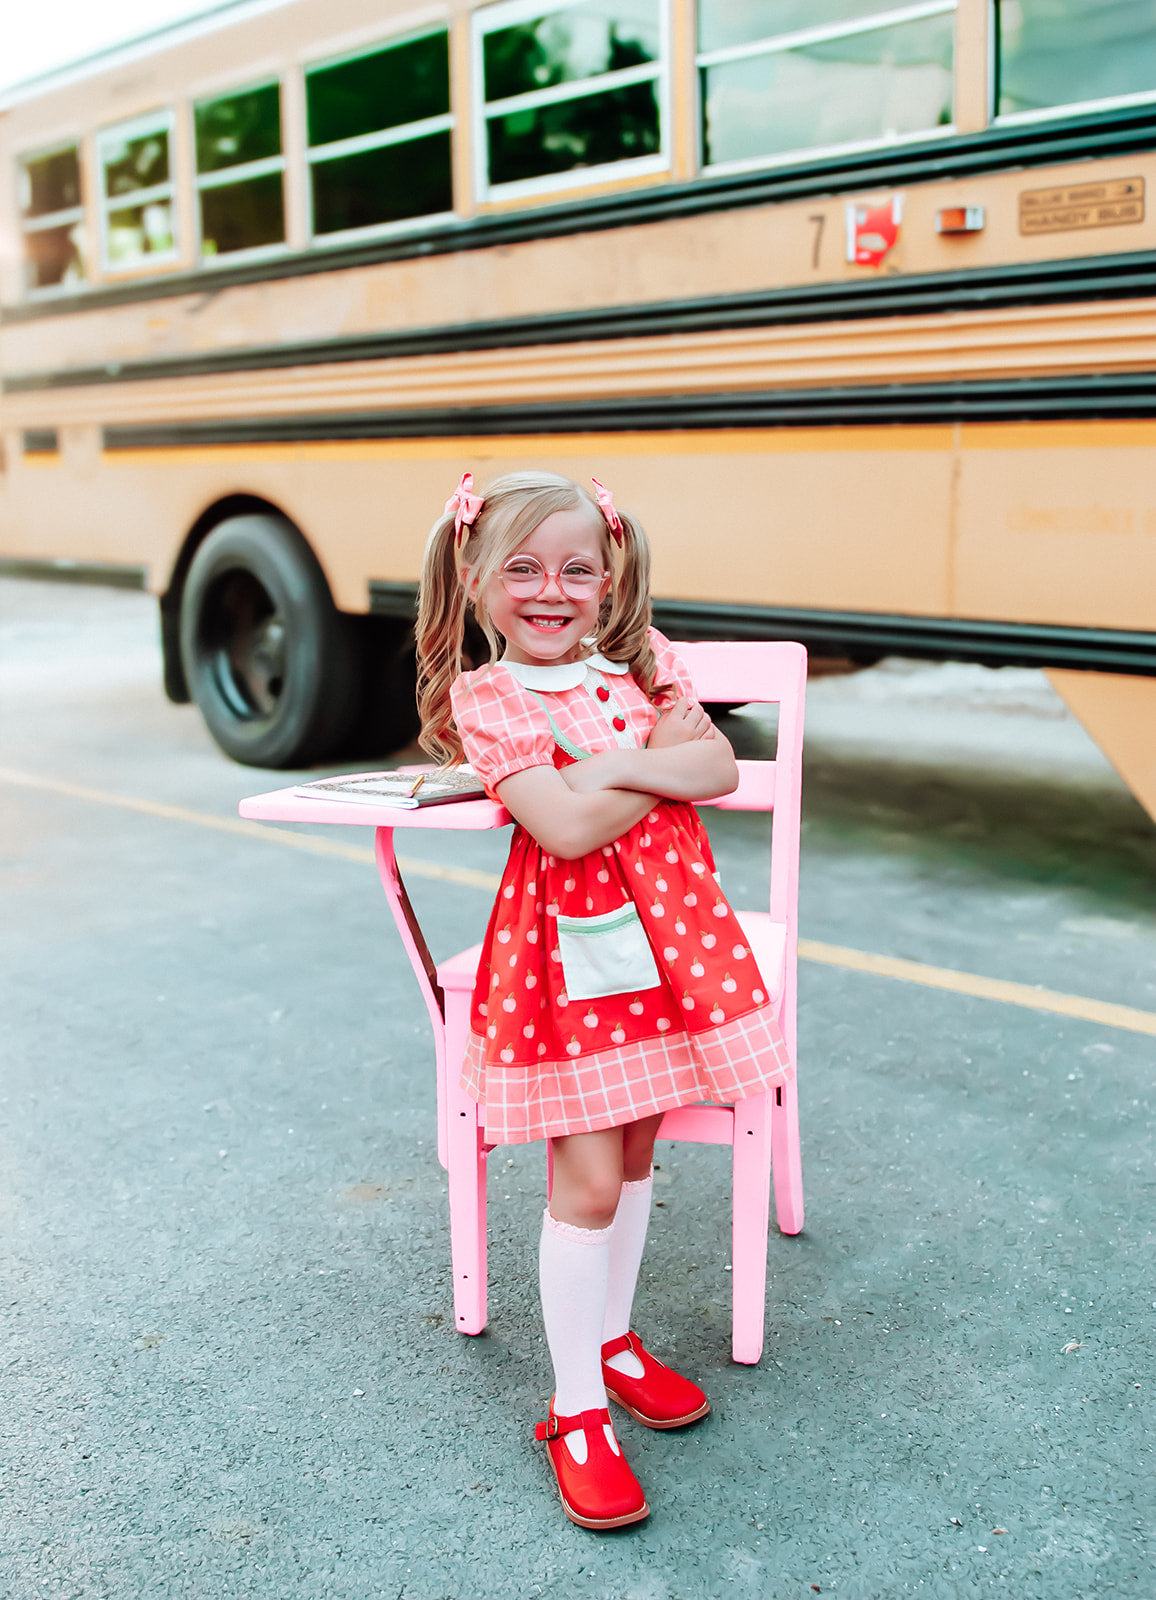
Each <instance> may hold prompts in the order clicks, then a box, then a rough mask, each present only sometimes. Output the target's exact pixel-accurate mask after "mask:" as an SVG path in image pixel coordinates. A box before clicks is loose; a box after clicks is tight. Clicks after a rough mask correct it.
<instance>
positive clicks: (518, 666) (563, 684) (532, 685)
mask: <svg viewBox="0 0 1156 1600" xmlns="http://www.w3.org/2000/svg"><path fill="white" fill-rule="evenodd" d="M501 665H502V666H503V667H505V669H506V671H507V672H509V673H510V674H511V676H513V677H515V678H517V680H518V682H519V683H520V684H521V685H522V687H523V688H524V689H547V690H549V691H550V692H551V693H553V694H560V693H561V692H562V691H563V690H564V689H577V688H578V687H579V686H580V685H581V684H582V683H584V682H585V680H586V673H587V671H588V670H589V669H590V668H591V667H593V669H594V671H595V672H607V673H610V674H611V675H612V676H613V677H622V676H624V675H625V674H626V673H627V672H629V671H630V668H629V667H628V666H627V664H626V662H625V661H607V659H606V657H605V656H603V655H599V653H598V652H597V651H595V652H594V654H593V655H589V656H587V657H586V658H585V660H583V661H568V662H564V663H562V664H560V665H559V666H556V667H530V666H526V665H525V664H524V663H523V662H521V661H507V660H506V658H505V656H503V657H502V660H501Z"/></svg>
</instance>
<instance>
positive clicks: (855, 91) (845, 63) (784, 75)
mask: <svg viewBox="0 0 1156 1600" xmlns="http://www.w3.org/2000/svg"><path fill="white" fill-rule="evenodd" d="M953 38H954V18H953V17H952V15H951V14H950V13H947V14H945V15H942V16H937V17H928V18H927V19H926V20H924V21H921V22H908V23H901V24H899V25H898V26H896V27H892V28H877V29H873V30H872V31H871V32H870V33H857V34H850V35H848V36H847V37H846V38H843V39H831V40H828V41H827V42H826V43H824V44H813V45H805V46H802V47H801V48H799V49H797V50H783V51H777V52H774V53H773V54H771V55H765V56H750V57H748V58H747V59H746V60H742V61H730V62H727V63H725V64H724V65H721V66H717V67H708V68H706V69H704V71H703V73H702V80H703V157H704V160H705V161H706V162H707V163H708V164H710V163H712V162H720V161H743V160H747V159H753V158H756V157H759V156H773V155H777V154H781V153H786V152H788V151H795V150H813V149H822V148H824V147H826V146H829V145H840V144H855V143H860V142H864V143H866V142H869V141H872V140H876V139H879V140H882V139H891V138H897V137H899V136H900V135H902V134H911V133H921V132H923V131H924V130H929V129H932V128H935V127H937V126H940V125H942V124H944V123H948V122H950V121H951V115H952V77H951V63H952V47H953Z"/></svg>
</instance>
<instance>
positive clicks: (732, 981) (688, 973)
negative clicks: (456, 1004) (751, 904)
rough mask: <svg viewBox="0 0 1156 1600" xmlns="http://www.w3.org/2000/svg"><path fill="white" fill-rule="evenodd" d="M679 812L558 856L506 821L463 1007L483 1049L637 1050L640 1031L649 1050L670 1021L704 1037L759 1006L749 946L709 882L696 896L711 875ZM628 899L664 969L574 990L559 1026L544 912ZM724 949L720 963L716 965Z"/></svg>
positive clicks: (576, 911) (595, 907)
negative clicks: (501, 859) (646, 984)
mask: <svg viewBox="0 0 1156 1600" xmlns="http://www.w3.org/2000/svg"><path fill="white" fill-rule="evenodd" d="M689 809H690V808H685V807H681V806H679V805H677V804H674V803H672V804H671V805H670V807H669V809H665V808H664V809H660V810H658V811H652V812H649V813H648V814H647V816H646V818H645V819H644V822H643V823H641V824H637V825H636V826H635V828H634V829H631V830H630V832H628V833H627V834H625V835H624V836H623V837H622V838H621V839H616V840H615V841H614V842H613V843H612V844H607V845H603V846H601V847H600V848H599V849H598V850H596V851H593V852H591V853H590V855H588V856H584V857H581V858H579V859H574V860H569V861H566V860H561V859H560V858H557V857H554V856H550V855H548V854H547V853H545V852H543V851H541V850H540V849H539V848H538V847H537V845H536V844H535V843H534V841H533V839H532V838H530V836H529V835H528V834H526V833H525V832H524V830H515V838H514V843H513V845H512V846H511V853H510V860H509V863H508V865H507V870H506V874H505V875H504V881H503V884H502V888H501V891H500V894H499V898H498V905H500V906H501V907H502V909H503V913H508V915H503V917H502V919H501V921H500V923H499V920H498V917H497V916H496V915H495V917H494V918H493V919H492V924H491V933H490V935H489V940H488V943H487V946H486V947H485V948H484V952H483V957H482V960H481V962H480V963H479V981H478V988H477V991H476V996H475V1003H474V1007H473V1016H474V1024H475V1031H476V1032H478V1033H484V1037H485V1039H486V1040H487V1041H489V1050H490V1051H492V1052H493V1056H492V1058H496V1059H497V1060H499V1061H501V1062H502V1063H503V1064H504V1065H506V1066H512V1065H515V1064H516V1063H518V1062H523V1063H525V1064H526V1065H527V1066H528V1065H529V1063H530V1062H531V1061H538V1062H546V1061H549V1060H553V1061H566V1060H570V1059H574V1058H577V1057H580V1056H582V1057H586V1058H595V1059H597V1058H598V1057H599V1055H600V1054H602V1055H605V1054H607V1053H608V1052H613V1051H616V1050H620V1049H626V1050H630V1049H632V1048H638V1047H641V1048H643V1049H644V1048H645V1045H646V1041H648V1040H650V1041H654V1043H655V1048H656V1049H657V1048H658V1045H657V1038H660V1037H662V1036H664V1035H669V1034H671V1032H672V1031H673V1030H679V1029H685V1030H686V1031H687V1032H688V1034H689V1035H690V1036H691V1037H699V1036H703V1037H705V1036H708V1035H710V1034H711V1033H712V1031H713V1030H714V1029H716V1028H721V1027H724V1026H727V1027H729V1026H733V1025H734V1023H735V1022H736V1021H737V1020H738V1019H739V1018H742V1017H745V1016H746V1015H748V1014H749V1013H750V1012H752V1011H753V1010H755V1009H757V1008H759V1007H761V1006H763V1005H765V1003H766V997H765V995H764V993H763V991H762V990H761V989H758V988H755V987H754V985H755V984H756V983H757V982H758V976H759V975H758V971H757V969H756V967H755V965H754V963H753V961H751V959H750V955H751V952H750V949H749V947H748V946H747V945H746V944H745V942H742V941H741V939H740V938H738V937H737V936H738V935H739V933H740V930H739V927H738V924H737V922H736V921H735V918H734V913H733V912H732V910H731V908H730V906H729V905H728V904H727V902H726V900H725V899H724V898H723V897H722V895H721V894H719V893H718V892H717V891H716V892H715V893H714V894H708V895H706V897H705V899H704V897H703V894H702V885H703V884H704V883H705V882H706V881H707V876H708V873H710V874H712V875H713V876H714V877H715V878H717V876H718V875H717V873H715V872H714V863H713V861H712V860H711V859H710V847H709V844H708V842H707V840H706V836H705V834H704V833H703V832H702V830H701V828H700V827H697V824H696V821H695V819H694V818H693V813H692V817H691V820H689V821H688V820H687V811H688V810H689ZM632 903H633V904H635V905H637V906H638V908H639V910H640V911H641V913H642V918H643V924H644V925H646V926H648V927H649V928H650V929H651V930H652V933H653V940H654V943H653V949H654V954H655V956H656V958H658V959H659V968H658V970H659V972H660V973H661V974H668V975H669V976H664V977H662V978H661V979H660V981H659V983H658V985H657V986H656V987H654V988H652V989H650V990H644V991H642V992H640V993H638V994H623V995H621V996H618V995H606V996H601V997H600V998H599V1000H598V1003H597V1005H593V1004H591V1003H590V1002H589V1001H588V1000H587V999H586V998H585V997H584V996H582V997H580V998H579V999H578V1000H577V1001H576V1002H575V1004H576V1005H577V1015H575V1016H574V1021H575V1022H577V1017H578V1016H580V1017H581V1019H582V1023H581V1026H580V1027H578V1028H577V1031H574V1030H573V1029H566V1030H565V1031H563V1029H562V1026H561V1019H562V1017H563V1016H564V1015H565V1014H566V1012H567V1009H568V1008H569V1006H570V1003H571V997H570V995H568V994H567V992H566V986H565V979H564V973H563V962H562V952H561V949H560V947H559V945H558V941H557V938H556V936H553V935H551V934H549V933H548V934H547V937H545V938H544V937H543V930H544V929H545V930H549V929H550V928H551V926H552V924H551V922H550V921H549V920H547V919H556V918H557V917H558V916H559V915H561V914H566V915H568V916H584V915H585V916H589V915H595V916H597V915H601V914H604V913H606V912H608V911H614V910H617V909H618V908H619V907H620V906H622V905H624V904H632ZM660 929H661V930H662V932H663V934H664V937H663V938H659V937H658V932H659V930H660ZM714 930H717V931H714ZM728 935H729V937H728ZM720 936H721V937H720ZM724 951H725V952H727V953H728V954H729V956H730V958H731V963H732V964H731V966H729V967H724V964H723V959H722V958H723V953H724ZM499 952H500V955H499ZM734 963H742V966H741V967H739V966H737V965H734ZM499 968H500V970H499ZM515 970H516V972H517V982H516V985H515V981H514V975H515ZM744 971H745V972H746V973H747V974H748V976H746V977H745V978H744V977H742V976H741V975H740V974H741V973H742V972H744ZM675 972H677V973H678V974H679V979H680V981H679V983H678V986H677V987H674V983H675V980H674V973H675ZM490 991H497V993H496V994H495V1000H494V1001H493V1002H491V1005H490V1007H489V1008H487V1005H486V1001H485V998H484V996H485V995H486V994H487V992H490ZM479 996H480V997H482V998H478V997H479ZM724 1000H726V1002H727V1004H726V1006H725V1007H724V1004H723V1001H724ZM499 1001H500V1005H499V1004H498V1002H499ZM495 1007H496V1008H497V1015H496V1016H494V1014H493V1013H494V1009H495ZM672 1008H676V1009H673V1010H672ZM676 1019H681V1020H676ZM664 1048H668V1045H666V1046H664ZM535 1070H537V1069H536V1068H535ZM566 1070H567V1071H568V1070H569V1068H567V1069H566ZM611 1070H612V1069H611ZM563 1081H565V1080H563Z"/></svg>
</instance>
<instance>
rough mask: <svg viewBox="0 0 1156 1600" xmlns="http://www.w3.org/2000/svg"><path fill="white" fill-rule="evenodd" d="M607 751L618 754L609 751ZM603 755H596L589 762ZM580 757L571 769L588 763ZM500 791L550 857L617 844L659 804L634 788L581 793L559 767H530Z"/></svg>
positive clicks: (506, 780) (630, 752) (575, 854)
mask: <svg viewBox="0 0 1156 1600" xmlns="http://www.w3.org/2000/svg"><path fill="white" fill-rule="evenodd" d="M607 754H608V755H609V754H614V752H613V751H608V752H607ZM621 754H622V755H641V754H645V752H644V751H634V750H624V751H622V752H621ZM599 759H600V757H597V756H591V757H590V761H596V760H599ZM590 761H580V762H578V763H577V764H576V767H568V768H567V769H566V770H567V772H574V771H575V770H576V769H577V768H580V767H585V766H589V764H590ZM495 793H496V794H497V796H498V799H499V800H500V801H501V802H502V804H503V805H504V806H505V808H506V810H507V811H508V812H509V813H510V815H511V816H512V817H514V818H515V820H516V821H518V822H520V823H521V824H522V826H523V828H525V829H526V831H527V833H530V834H533V836H534V838H535V839H536V840H537V841H538V843H539V844H540V845H541V846H542V849H543V850H546V851H548V852H549V853H550V855H554V856H558V857H560V858H561V860H563V861H574V860H576V859H577V858H578V857H579V856H585V855H589V853H590V851H591V850H600V849H601V848H602V847H603V846H604V845H608V844H613V843H614V841H615V839H619V838H621V837H622V835H623V834H624V833H626V832H627V831H628V830H629V829H630V828H633V826H634V824H635V823H636V822H641V821H642V819H643V817H644V816H645V815H646V813H647V812H648V811H649V810H650V809H651V807H652V806H653V805H654V803H655V795H654V794H650V793H643V792H641V790H640V789H639V788H638V787H637V786H635V787H634V788H629V789H628V788H626V787H609V788H607V787H603V786H601V785H595V786H594V787H593V788H592V789H591V790H590V791H589V792H581V793H580V792H577V791H576V790H575V789H574V788H572V787H571V785H570V784H569V783H568V782H567V780H566V778H565V777H564V776H563V775H562V773H561V772H558V771H557V770H556V769H555V768H554V767H546V766H538V767H527V768H526V769H525V770H524V771H522V772H515V773H513V774H512V775H511V776H510V777H508V778H504V779H503V780H502V782H501V783H499V784H498V786H497V789H496V790H495Z"/></svg>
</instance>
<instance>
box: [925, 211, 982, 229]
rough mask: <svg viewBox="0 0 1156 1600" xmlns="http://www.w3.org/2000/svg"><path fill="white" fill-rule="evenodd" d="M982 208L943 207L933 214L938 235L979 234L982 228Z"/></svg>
mask: <svg viewBox="0 0 1156 1600" xmlns="http://www.w3.org/2000/svg"><path fill="white" fill-rule="evenodd" d="M983 221H984V217H983V207H982V206H945V207H944V209H943V210H942V211H937V212H936V214H935V227H936V231H937V232H939V233H979V232H980V231H981V229H982V228H983Z"/></svg>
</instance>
